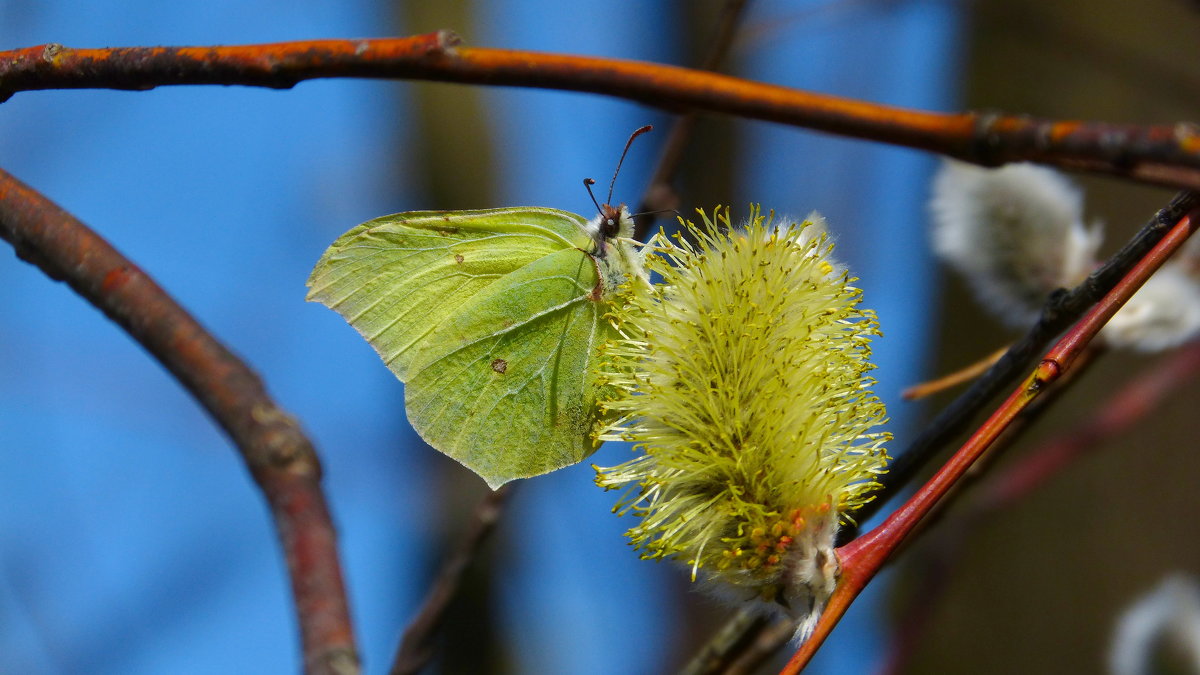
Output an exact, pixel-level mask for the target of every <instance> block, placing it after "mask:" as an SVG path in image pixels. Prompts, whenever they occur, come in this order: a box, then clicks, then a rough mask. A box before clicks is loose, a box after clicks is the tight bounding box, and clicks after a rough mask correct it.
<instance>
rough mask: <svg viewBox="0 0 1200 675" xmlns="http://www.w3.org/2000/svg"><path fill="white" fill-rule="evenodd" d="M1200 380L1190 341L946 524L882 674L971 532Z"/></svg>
mask: <svg viewBox="0 0 1200 675" xmlns="http://www.w3.org/2000/svg"><path fill="white" fill-rule="evenodd" d="M1197 377H1200V341H1194V342H1191V343H1189V344H1187V345H1185V346H1183V347H1181V348H1180V349H1178V350H1176V351H1174V352H1172V353H1171V354H1169V355H1167V356H1165V357H1164V358H1162V359H1160V360H1159V362H1158V363H1156V364H1155V365H1154V366H1153V368H1151V369H1150V370H1148V371H1144V372H1141V373H1139V374H1138V375H1137V376H1136V377H1134V378H1132V379H1130V380H1129V381H1128V382H1126V383H1125V384H1124V385H1123V386H1122V387H1121V388H1120V389H1119V390H1118V391H1117V392H1116V393H1115V394H1114V395H1112V396H1110V397H1109V398H1108V399H1107V400H1106V401H1105V402H1104V403H1103V404H1101V405H1100V407H1099V409H1098V410H1096V411H1095V412H1094V413H1093V414H1092V415H1090V416H1089V417H1088V419H1086V420H1084V421H1083V422H1082V423H1081V424H1078V425H1075V426H1074V427H1073V428H1071V429H1068V430H1067V431H1065V432H1063V433H1061V434H1059V435H1057V436H1055V437H1053V438H1051V439H1049V440H1047V441H1045V442H1044V443H1042V444H1040V445H1039V446H1038V447H1037V448H1034V449H1033V450H1031V451H1030V452H1029V453H1028V454H1026V455H1025V456H1024V457H1022V458H1021V459H1020V461H1018V462H1016V463H1015V464H1013V465H1012V466H1009V467H1007V468H1006V469H1004V470H1003V471H1001V472H998V473H997V474H996V475H995V476H992V477H991V478H990V479H989V480H988V481H987V483H986V484H984V485H983V486H981V490H980V492H979V493H978V494H977V495H976V496H974V498H973V499H972V500H971V503H970V506H969V507H968V509H967V510H966V511H964V512H963V513H961V514H960V515H958V516H956V517H955V518H954V519H953V521H952V522H947V523H946V524H945V526H943V528H942V530H941V532H940V533H939V535H938V538H937V541H936V542H935V543H933V545H932V546H931V552H930V554H929V555H928V558H927V562H926V564H925V565H923V566H922V567H923V569H922V573H921V575H920V576H921V580H922V583H921V586H920V588H919V589H918V590H916V591H914V593H913V594H912V598H913V600H912V601H911V602H909V603H908V604H909V607H910V609H909V610H908V611H907V612H906V613H905V619H904V620H903V621H902V622H900V626H901V630H900V631H899V632H898V633H897V635H896V636H895V637H894V639H893V641H892V647H891V648H890V649H888V655H889V656H888V661H887V663H886V665H885V666H884V668H883V669H882V670H881V671H880V672H881V675H882V673H901V672H904V671H905V665H906V664H907V663H908V661H909V659H910V658H911V656H912V653H913V650H914V648H915V647H916V645H917V644H919V642H920V641H921V636H922V635H923V633H924V631H925V629H926V628H927V627H928V624H929V620H930V617H931V613H932V608H933V607H935V606H936V605H937V601H938V599H939V598H940V597H941V595H942V594H943V591H944V590H945V587H946V584H947V583H948V581H949V579H950V577H951V576H952V575H953V572H954V570H955V569H956V567H955V560H956V559H957V558H958V557H959V553H960V552H961V551H962V549H963V544H964V541H965V540H966V538H967V536H968V535H969V534H970V533H971V532H975V531H977V528H978V526H979V524H980V523H981V522H983V521H984V520H985V519H986V518H987V517H989V516H991V515H993V514H996V513H999V512H1001V511H1003V510H1004V509H1005V508H1007V507H1008V506H1010V505H1012V504H1015V503H1018V502H1020V501H1021V500H1022V499H1024V498H1025V497H1026V496H1027V495H1029V494H1030V493H1032V492H1034V491H1035V490H1037V489H1038V488H1040V487H1042V486H1043V485H1045V484H1046V483H1047V482H1049V481H1050V480H1052V479H1054V478H1055V477H1057V476H1059V475H1061V474H1062V473H1063V472H1064V471H1065V470H1066V469H1068V468H1070V467H1072V466H1074V465H1075V463H1076V462H1078V461H1079V460H1080V459H1082V458H1083V457H1086V456H1087V455H1088V454H1089V453H1092V452H1095V451H1097V450H1100V449H1101V448H1103V447H1104V444H1105V443H1106V442H1107V441H1111V440H1112V439H1114V438H1116V437H1118V436H1120V435H1121V434H1123V433H1125V432H1127V431H1129V430H1130V429H1131V428H1133V427H1134V426H1135V425H1136V424H1138V423H1140V422H1141V421H1143V420H1144V419H1145V418H1146V416H1147V415H1149V414H1150V413H1151V412H1154V411H1155V410H1158V409H1159V407H1160V406H1161V405H1162V404H1163V403H1164V402H1165V401H1167V400H1168V399H1169V398H1170V397H1171V396H1172V395H1173V394H1174V393H1175V392H1176V391H1177V390H1178V389H1179V388H1181V387H1183V386H1184V385H1187V384H1191V383H1194V382H1195V381H1196V378H1197Z"/></svg>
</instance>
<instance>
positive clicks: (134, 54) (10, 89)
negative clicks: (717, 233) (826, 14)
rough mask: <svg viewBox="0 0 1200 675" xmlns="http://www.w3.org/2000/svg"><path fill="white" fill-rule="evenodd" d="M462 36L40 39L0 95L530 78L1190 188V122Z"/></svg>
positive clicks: (20, 53)
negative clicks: (1101, 116) (1030, 111)
mask: <svg viewBox="0 0 1200 675" xmlns="http://www.w3.org/2000/svg"><path fill="white" fill-rule="evenodd" d="M458 43H459V40H458V38H457V37H456V36H455V35H454V34H453V33H451V32H449V31H439V32H437V33H429V34H426V35H418V36H415V37H409V38H388V39H363V40H316V41H310V42H282V43H275V44H261V45H246V46H232V47H230V46H213V47H122V48H111V49H71V48H67V47H63V46H61V45H57V44H48V45H40V46H37V47H28V48H25V49H17V50H12V51H7V52H0V101H3V100H6V99H7V98H9V97H10V96H12V95H13V94H14V93H16V92H19V91H31V90H37V89H95V88H103V89H133V90H144V89H152V88H154V87H158V86H162V85H178V84H222V85H231V84H240V85H249V86H259V87H273V88H278V89H286V88H289V87H292V86H294V85H295V84H296V83H298V82H300V81H303V80H308V79H313V78H325V77H359V78H386V79H416V80H438V81H444V82H462V83H471V84H487V85H499V86H515V87H538V88H547V89H563V90H568V91H585V92H592V93H597V94H605V95H609V96H616V97H620V98H626V99H629V100H633V101H639V102H642V103H644V104H646V105H650V106H654V107H657V108H663V109H667V110H677V111H683V110H691V109H696V110H707V111H710V112H721V113H726V114H730V115H737V116H740V117H747V118H751V119H759V120H766V121H770V122H779V123H782V124H790V125H794V126H799V127H804V128H809V129H815V130H818V131H824V132H828V133H832V134H837V135H841V136H849V137H853V138H861V139H867V140H873V141H880V142H884V143H892V144H895V145H902V146H906V147H910V148H917V149H921V150H928V151H932V152H938V153H941V154H944V155H949V156H951V157H957V158H959V159H962V160H965V161H968V162H973V163H976V164H982V165H985V166H994V165H998V164H1002V163H1005V162H1014V161H1021V160H1028V161H1034V162H1040V163H1043V164H1050V165H1054V166H1058V167H1062V168H1065V169H1074V170H1079V171H1090V172H1094V173H1105V174H1112V175H1117V176H1123V177H1126V178H1130V179H1133V180H1137V181H1141V182H1146V183H1154V184H1159V185H1169V186H1175V187H1180V188H1190V189H1200V131H1198V130H1197V128H1196V127H1195V126H1193V125H1191V124H1184V123H1180V124H1174V125H1149V126H1141V125H1133V124H1107V123H1100V122H1078V121H1054V120H1044V119H1038V118H1034V117H1027V116H1023V115H1005V114H1001V113H992V112H988V113H938V112H929V111H920V110H909V109H904V108H898V107H893V106H886V105H879V104H875V103H868V102H866V101H858V100H853V99H846V98H841V97H837V96H829V95H825V94H817V93H812V92H806V91H801V90H798V89H789V88H787V87H781V86H777V85H771V84H764V83H761V82H751V81H748V80H743V79H739V78H736V77H729V76H726V75H720V74H716V73H709V72H704V71H700V70H693V69H689V68H679V67H675V66H666V65H661V64H655V63H645V62H639V61H628V60H622V59H606V58H592V57H584V56H569V55H563V54H547V53H540V52H529V51H518V50H507V49H488V48H483V47H477V48H467V47H459V46H458Z"/></svg>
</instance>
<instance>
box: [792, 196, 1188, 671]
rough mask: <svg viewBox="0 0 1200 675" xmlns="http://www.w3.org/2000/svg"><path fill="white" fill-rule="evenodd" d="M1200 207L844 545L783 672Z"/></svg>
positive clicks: (1157, 261)
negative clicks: (957, 443)
mask: <svg viewBox="0 0 1200 675" xmlns="http://www.w3.org/2000/svg"><path fill="white" fill-rule="evenodd" d="M1196 217H1200V210H1197V211H1192V212H1191V213H1189V214H1188V215H1186V216H1184V217H1183V218H1182V219H1180V220H1179V222H1178V223H1176V224H1175V226H1174V227H1172V228H1171V230H1170V231H1169V232H1168V233H1167V235H1166V236H1165V237H1163V238H1162V240H1161V241H1159V242H1158V244H1157V245H1155V247H1154V248H1153V249H1151V251H1150V252H1149V253H1148V254H1147V255H1146V256H1145V257H1143V258H1142V259H1141V260H1140V261H1139V262H1138V263H1137V265H1135V266H1134V268H1133V269H1132V270H1130V272H1129V274H1127V275H1125V277H1124V278H1122V279H1121V281H1120V282H1118V283H1117V285H1116V286H1115V287H1114V288H1113V290H1112V291H1110V292H1109V293H1108V294H1106V295H1105V296H1104V298H1103V299H1101V300H1100V302H1099V303H1097V304H1096V306H1095V307H1093V308H1092V309H1091V310H1090V311H1089V312H1088V313H1087V314H1086V315H1085V316H1084V317H1083V319H1081V320H1080V321H1079V323H1077V324H1076V325H1075V326H1074V327H1073V328H1072V329H1071V330H1070V331H1068V332H1067V333H1066V335H1064V336H1063V337H1062V339H1061V340H1059V341H1058V342H1057V343H1056V344H1055V345H1054V347H1053V348H1051V349H1050V351H1049V352H1048V353H1047V354H1046V356H1045V357H1044V358H1043V359H1042V362H1041V363H1040V364H1038V366H1037V368H1035V369H1034V371H1033V372H1032V373H1031V374H1030V375H1029V376H1028V377H1026V378H1025V381H1024V382H1023V383H1022V384H1021V386H1019V387H1018V388H1017V390H1016V391H1014V392H1013V393H1012V394H1011V395H1010V396H1009V398H1008V399H1007V400H1006V401H1005V402H1004V403H1003V404H1001V406H1000V407H999V408H998V409H997V410H996V411H995V412H994V413H993V414H992V416H991V417H989V418H988V419H987V421H985V422H984V423H983V425H982V426H980V428H979V429H978V430H977V431H976V432H975V433H974V434H973V435H972V436H971V438H969V439H968V440H967V442H966V443H965V444H964V445H963V446H962V447H961V448H960V449H959V450H958V452H956V453H955V454H954V456H953V457H951V458H950V461H948V462H947V463H946V464H945V465H944V466H943V467H942V468H941V469H939V470H938V472H937V473H936V474H934V476H933V478H931V479H930V480H929V482H928V483H926V484H925V485H924V486H923V487H922V488H921V489H920V490H918V491H917V493H916V494H914V495H913V496H912V498H911V499H909V500H908V501H907V502H906V503H905V504H904V505H903V506H901V507H900V508H899V509H897V510H896V511H895V512H894V513H892V515H890V516H889V517H888V518H887V519H886V520H885V521H884V522H883V523H882V524H880V525H879V526H878V527H876V528H875V529H874V530H871V531H870V532H868V533H866V534H864V535H862V536H861V537H859V538H858V539H855V540H854V541H852V542H850V543H849V544H846V545H845V546H843V547H841V548H840V549H838V553H839V555H838V558H839V560H840V561H841V563H842V576H841V580H840V581H839V583H838V587H837V589H836V590H835V591H834V594H833V596H832V597H831V598H830V600H829V604H828V606H827V607H826V608H825V611H824V613H823V614H822V615H821V618H820V620H819V621H818V623H817V627H816V630H815V631H814V633H813V635H812V637H810V638H809V639H808V641H806V642H805V643H804V644H803V645H801V647H800V649H799V650H798V651H797V652H796V654H795V655H794V656H793V657H792V659H791V661H789V662H788V665H787V667H786V668H784V670H783V673H791V674H794V673H798V672H800V669H801V668H803V667H804V666H805V665H806V664H807V663H808V661H809V660H810V659H811V658H812V656H813V654H815V653H816V650H817V649H818V648H819V647H820V646H821V644H822V643H823V642H824V641H825V638H826V637H828V635H829V633H830V631H832V630H833V627H834V626H835V625H836V624H837V622H838V620H839V619H841V617H842V615H843V614H844V613H845V611H846V609H847V608H849V606H850V603H852V602H853V601H854V598H856V597H857V596H858V594H859V593H860V592H861V591H862V589H863V588H865V587H866V585H867V583H869V582H870V581H871V579H872V578H874V576H875V574H876V573H877V572H878V571H879V569H880V568H881V567H883V564H884V563H885V562H886V561H887V560H888V558H889V557H890V556H891V555H892V553H894V552H895V551H896V549H897V548H899V546H900V545H901V544H902V543H903V542H905V541H906V540H907V539H908V537H909V535H911V534H912V533H913V531H914V530H915V529H916V527H917V525H918V524H920V523H921V522H922V521H923V520H924V519H925V518H926V517H927V516H928V515H929V514H930V513H931V512H932V511H933V510H934V508H935V507H936V506H938V505H939V504H940V503H941V502H942V500H943V499H944V498H945V497H946V495H947V494H949V492H950V491H951V489H952V488H953V487H954V486H955V485H956V484H957V483H958V482H959V480H960V479H961V478H962V477H963V476H964V475H965V474H966V472H967V470H968V469H969V468H970V467H971V465H972V464H974V463H975V461H976V460H977V459H979V457H981V456H982V455H983V453H984V452H985V451H986V450H987V449H988V448H989V447H990V446H991V445H992V443H993V442H994V441H995V440H996V439H997V438H998V437H999V436H1000V434H1001V433H1003V431H1004V430H1005V429H1006V428H1008V426H1009V424H1010V423H1011V422H1012V421H1013V420H1014V419H1015V418H1016V416H1017V415H1018V414H1019V413H1020V412H1021V411H1022V410H1024V409H1025V408H1026V407H1027V406H1028V405H1029V404H1030V403H1031V402H1032V401H1034V400H1035V399H1036V398H1037V397H1038V396H1039V394H1040V393H1041V392H1042V391H1043V390H1044V389H1045V387H1046V386H1047V385H1049V384H1050V383H1052V382H1054V381H1056V380H1058V379H1059V378H1060V377H1062V376H1063V375H1064V374H1065V373H1066V372H1067V371H1068V370H1069V369H1070V367H1071V364H1072V363H1073V362H1074V360H1075V358H1076V357H1077V356H1078V355H1079V354H1080V353H1081V352H1082V351H1083V349H1084V348H1085V347H1086V346H1087V344H1088V342H1089V341H1090V340H1091V339H1092V338H1094V337H1095V336H1096V333H1098V332H1099V331H1100V328H1101V327H1103V326H1104V324H1105V323H1106V322H1107V321H1108V320H1109V319H1110V318H1112V316H1113V314H1116V312H1117V310H1118V309H1120V307H1121V305H1122V304H1124V303H1125V302H1126V301H1127V300H1128V299H1129V298H1130V297H1132V296H1133V294H1134V293H1135V292H1136V291H1137V289H1138V288H1140V287H1141V285H1142V284H1143V283H1145V281H1146V279H1148V278H1149V277H1150V275H1151V274H1153V273H1154V272H1155V271H1156V270H1157V269H1158V268H1159V267H1160V266H1161V265H1162V264H1163V262H1164V261H1166V259H1167V258H1168V257H1170V255H1171V254H1172V253H1174V252H1175V251H1176V250H1178V248H1179V247H1180V246H1182V245H1183V243H1184V242H1185V241H1186V240H1187V238H1188V236H1190V235H1191V234H1192V232H1193V231H1194V230H1195V229H1196V227H1197V221H1196V220H1195V218H1196Z"/></svg>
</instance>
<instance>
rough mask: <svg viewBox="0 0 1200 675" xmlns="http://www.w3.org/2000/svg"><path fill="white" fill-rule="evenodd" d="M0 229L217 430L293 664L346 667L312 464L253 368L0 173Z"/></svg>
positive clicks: (307, 448) (331, 539)
mask: <svg viewBox="0 0 1200 675" xmlns="http://www.w3.org/2000/svg"><path fill="white" fill-rule="evenodd" d="M0 237H2V238H4V239H5V240H7V241H8V242H9V243H11V244H12V245H13V248H14V249H16V252H17V255H18V256H19V257H20V258H21V259H23V260H26V261H28V262H30V263H33V264H34V265H37V266H38V267H40V268H41V269H42V271H43V272H45V273H46V274H47V275H48V276H50V278H52V279H55V280H58V281H65V282H66V283H67V284H68V285H69V286H70V287H71V288H72V289H74V290H75V292H76V293H78V294H80V295H81V296H83V297H84V298H85V299H87V301H88V302H90V303H92V304H93V305H95V306H96V307H97V308H98V309H100V310H101V311H102V312H104V313H105V314H106V315H107V316H108V317H109V318H110V319H112V320H113V321H114V322H116V323H117V325H119V326H121V328H123V329H125V331H127V332H128V333H129V334H130V335H131V336H133V337H134V339H136V340H137V341H138V342H140V343H141V344H142V346H143V347H145V348H146V350H147V351H149V352H150V353H151V354H152V355H153V356H154V357H155V358H157V359H158V360H159V362H161V363H162V364H163V366H165V367H166V368H167V370H168V371H170V372H171V374H172V375H174V376H175V378H176V379H178V380H179V381H180V383H182V384H183V386H184V387H186V388H187V390H188V391H189V392H191V394H192V396H194V397H195V398H196V399H197V400H198V401H199V402H200V404H201V405H202V406H204V408H205V409H206V410H207V411H208V413H209V414H210V415H212V417H213V419H214V420H216V422H217V424H218V425H220V426H221V428H222V429H224V430H225V433H227V434H229V437H230V438H231V439H232V440H233V442H234V444H235V445H236V446H237V448H238V450H239V451H240V452H241V455H242V459H243V460H244V461H245V462H246V466H247V467H248V468H249V469H250V473H251V475H252V476H253V477H254V480H255V481H256V482H257V483H258V485H259V487H260V488H261V489H262V492H263V495H264V496H265V497H266V500H267V503H268V504H269V505H270V507H271V513H272V516H273V518H274V522H275V528H276V530H277V531H278V534H279V538H280V542H281V544H282V546H283V551H284V556H285V558H286V559H287V565H288V571H289V573H290V575H291V581H292V594H293V596H294V598H295V602H296V613H297V615H298V620H299V625H300V636H301V642H302V645H303V657H304V665H305V670H306V671H307V672H310V673H331V674H333V673H336V674H339V675H345V674H347V673H357V672H358V656H357V651H356V649H355V646H354V635H353V630H352V628H351V623H350V611H349V606H348V603H347V601H346V593H345V588H344V586H343V584H342V572H341V566H340V564H339V563H338V555H337V546H336V535H335V533H334V529H333V523H332V522H331V520H330V516H329V509H328V507H327V505H326V502H325V496H324V494H323V493H322V491H321V484H320V481H321V466H320V463H319V461H318V460H317V455H316V451H315V450H314V449H313V446H312V443H311V442H310V441H309V440H308V438H307V437H306V436H305V435H304V432H303V431H302V430H301V429H300V426H299V425H298V424H297V423H296V421H295V420H294V419H293V418H292V417H291V416H289V415H288V414H287V413H285V412H284V411H283V410H281V409H280V408H279V407H278V406H277V405H276V404H275V402H274V401H273V400H272V399H271V397H270V396H268V395H267V392H266V390H265V389H264V387H263V384H262V381H261V380H260V379H259V377H258V376H257V375H256V374H255V373H254V372H253V371H251V370H250V368H249V367H247V366H246V365H245V364H244V363H243V362H242V361H241V360H239V359H238V358H237V357H236V356H234V355H233V354H232V353H230V352H229V350H228V349H226V348H225V347H224V346H223V345H222V344H221V343H220V342H218V341H217V340H216V338H214V337H213V336H212V335H210V334H209V333H208V332H207V331H205V330H204V328H203V327H202V326H200V324H199V323H197V322H196V320H195V319H193V318H192V317H191V316H190V315H189V314H188V313H187V312H186V311H184V309H183V308H182V307H180V306H179V305H178V304H176V302H175V301H174V300H173V299H172V298H171V297H170V296H169V295H167V293H166V292H165V291H164V290H163V289H162V288H160V287H159V286H158V284H156V283H154V281H153V280H152V279H151V278H150V277H149V276H147V275H146V273H145V272H143V271H142V270H140V269H138V267H137V266H136V265H134V264H133V263H132V262H130V261H129V260H128V259H127V258H125V257H124V256H123V255H121V254H120V253H119V252H118V251H117V250H116V249H114V248H113V247H112V246H110V245H109V244H108V242H106V241H104V239H102V238H101V237H100V236H99V235H97V234H96V233H95V232H93V231H92V230H90V229H88V227H87V226H86V225H84V224H83V223H81V222H80V221H78V220H76V219H75V218H74V217H73V216H71V215H70V214H69V213H67V212H66V211H64V210H62V209H61V208H60V207H59V206H58V205H56V204H54V203H53V202H51V201H50V200H48V199H47V198H46V197H44V196H43V195H41V194H39V193H38V192H37V191H35V190H34V189H32V188H30V187H29V186H27V185H25V184H24V183H22V182H20V181H19V180H17V179H16V178H14V177H12V176H11V175H9V174H8V173H6V172H4V171H3V170H0Z"/></svg>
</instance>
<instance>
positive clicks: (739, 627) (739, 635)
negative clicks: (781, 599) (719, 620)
mask: <svg viewBox="0 0 1200 675" xmlns="http://www.w3.org/2000/svg"><path fill="white" fill-rule="evenodd" d="M767 625H768V622H767V620H766V618H765V617H764V616H763V614H762V612H756V611H753V610H751V609H748V608H745V607H743V608H741V609H739V610H738V611H736V612H734V613H733V616H732V617H730V618H729V619H728V620H727V621H726V622H725V623H724V624H723V625H722V626H721V627H720V628H719V629H717V632H716V633H714V634H713V635H712V636H711V637H710V638H709V639H708V640H706V641H705V642H704V645H703V646H701V648H700V649H699V650H698V651H697V652H696V654H695V655H694V656H692V658H691V660H690V661H688V662H687V664H686V665H684V667H683V668H681V669H680V670H679V674H678V675H715V674H716V673H724V672H726V671H727V669H728V668H729V665H730V663H731V661H732V660H733V659H734V658H736V657H737V655H738V654H739V653H741V652H742V651H743V650H745V648H746V647H747V646H748V645H746V644H745V643H746V642H747V641H748V640H750V635H751V634H752V633H758V632H759V631H760V630H761V629H762V628H764V627H765V626H767Z"/></svg>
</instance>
